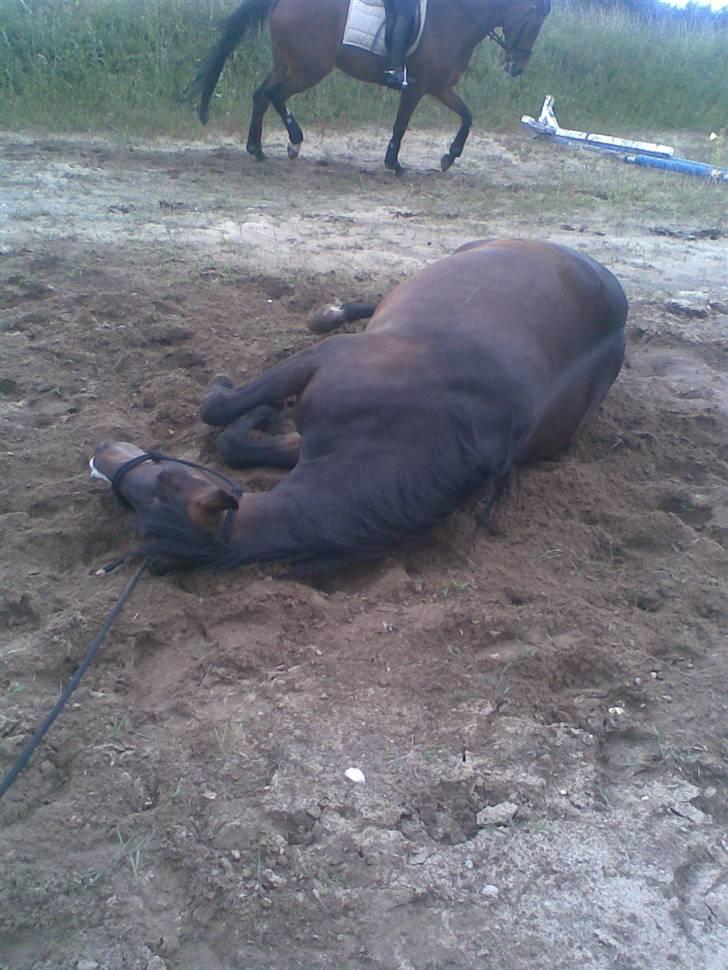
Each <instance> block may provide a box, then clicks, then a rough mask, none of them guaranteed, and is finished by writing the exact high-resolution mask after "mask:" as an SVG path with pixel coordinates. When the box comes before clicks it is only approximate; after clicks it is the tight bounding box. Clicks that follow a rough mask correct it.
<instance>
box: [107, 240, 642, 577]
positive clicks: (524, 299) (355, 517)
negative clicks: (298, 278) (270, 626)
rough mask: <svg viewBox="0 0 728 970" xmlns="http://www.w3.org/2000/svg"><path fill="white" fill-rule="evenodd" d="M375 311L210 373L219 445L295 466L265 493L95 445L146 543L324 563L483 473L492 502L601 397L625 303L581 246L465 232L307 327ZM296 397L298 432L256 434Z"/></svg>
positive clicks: (439, 510) (564, 438) (403, 532)
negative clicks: (455, 243) (472, 238)
mask: <svg viewBox="0 0 728 970" xmlns="http://www.w3.org/2000/svg"><path fill="white" fill-rule="evenodd" d="M367 315H371V320H370V322H369V324H368V326H367V328H366V330H364V331H363V332H362V333H353V334H338V335H335V336H332V337H329V338H328V339H326V340H323V341H321V342H320V343H318V344H316V345H314V346H313V347H311V348H309V349H307V350H304V351H302V352H301V353H298V354H296V355H295V356H293V357H290V358H289V359H288V360H285V361H283V362H281V363H279V364H277V365H276V366H275V367H272V368H271V369H270V370H268V371H266V372H265V373H264V374H262V375H261V376H260V377H258V378H257V379H256V380H253V381H251V382H250V383H248V384H244V385H243V386H242V387H239V388H237V389H236V388H234V387H233V385H232V384H231V383H230V382H229V381H227V380H225V379H218V380H216V381H215V382H213V384H212V386H211V387H210V389H209V391H208V393H207V396H206V398H205V400H204V402H203V405H202V412H201V413H202V419H203V421H205V422H206V423H207V424H210V425H213V426H217V427H225V430H224V431H223V432H222V434H221V435H220V437H219V438H218V448H219V451H220V453H221V455H222V457H223V459H224V460H225V461H226V462H227V463H228V464H229V465H231V466H233V467H235V468H243V467H250V466H256V465H273V466H277V467H280V468H287V469H290V472H289V474H288V475H286V477H285V478H284V479H282V481H280V482H279V483H278V484H277V485H276V486H275V487H274V488H272V489H271V490H270V491H269V492H265V493H246V494H241V490H240V489H239V488H238V487H237V486H235V485H234V483H231V482H230V481H229V480H228V479H224V484H223V485H221V484H220V481H219V480H218V479H219V477H220V476H219V475H218V474H217V473H213V472H212V471H211V470H209V469H208V470H205V469H203V468H201V467H200V466H195V467H193V468H189V467H187V464H188V463H177V460H175V459H168V458H166V457H165V456H162V455H159V454H157V453H155V452H144V451H142V450H141V449H140V448H137V447H136V446H135V445H130V444H127V443H123V442H122V443H120V442H107V443H105V444H102V445H100V446H99V447H98V448H97V449H96V451H95V454H94V457H93V459H92V464H91V467H92V475H93V477H95V478H100V479H103V480H105V481H106V482H108V483H109V484H111V485H112V488H113V490H114V492H115V493H116V495H117V497H119V498H121V499H122V500H123V501H125V502H126V503H128V504H130V505H131V506H133V507H134V508H135V509H136V510H137V512H138V513H139V528H140V531H141V533H142V535H143V537H144V539H143V547H142V548H143V551H144V552H145V553H146V554H148V555H150V556H158V557H162V560H163V561H165V562H167V563H168V564H170V565H187V566H195V565H205V566H215V567H234V566H239V565H242V564H244V563H251V562H273V561H286V562H288V563H289V564H290V565H291V568H292V569H293V571H300V572H310V573H317V572H318V573H320V572H324V571H326V570H328V569H331V568H335V567H338V566H339V565H342V564H343V563H346V562H350V561H355V560H366V559H374V558H377V557H380V556H382V555H384V554H385V553H387V552H388V551H389V550H391V549H392V548H393V547H394V546H397V545H398V544H400V543H403V542H406V541H407V540H410V539H414V538H416V537H418V536H421V535H422V534H423V533H425V532H427V531H428V530H429V529H430V528H431V527H432V526H433V525H435V524H436V523H438V522H440V521H442V520H443V519H444V518H445V517H446V516H447V515H449V514H450V513H451V512H452V511H453V510H454V509H455V508H456V507H457V505H458V503H460V502H461V501H462V500H463V499H464V498H466V497H467V496H468V495H469V494H470V493H471V492H472V491H473V490H474V489H476V488H477V487H478V486H479V485H481V484H482V483H484V482H485V483H487V484H488V486H489V494H488V506H489V507H492V506H493V505H494V503H496V502H497V501H498V499H499V498H500V497H502V495H503V494H504V490H505V488H506V485H507V482H508V476H509V473H510V471H511V469H512V468H513V466H514V464H516V463H519V462H528V461H537V460H539V459H545V458H551V457H554V456H555V455H557V454H558V453H559V452H560V451H561V450H562V449H563V448H564V447H565V446H566V444H567V443H568V442H569V441H570V439H571V438H572V437H573V435H574V434H575V432H576V430H577V428H578V427H579V425H580V424H581V422H582V421H583V420H584V418H585V417H587V416H588V415H589V414H590V413H591V412H592V411H593V410H594V408H596V407H597V405H598V404H599V402H600V401H601V400H602V398H603V397H604V396H605V395H606V393H607V391H608V389H609V387H610V386H611V384H612V383H613V381H614V380H615V378H616V376H617V374H618V373H619V369H620V367H621V364H622V359H623V355H624V325H625V320H626V317H627V301H626V299H625V296H624V292H623V291H622V287H621V286H620V284H619V283H618V282H617V280H616V279H615V278H614V276H612V274H611V273H610V272H609V271H608V270H607V269H605V268H604V267H603V266H601V265H600V264H599V263H597V262H595V261H594V260H593V259H591V258H589V257H588V256H583V255H580V254H579V253H576V252H574V251H573V250H571V249H567V248H566V247H564V246H559V245H555V244H551V243H542V242H528V241H524V240H514V239H505V240H500V241H490V242H476V243H470V244H468V245H466V246H463V247H462V248H461V249H459V250H457V252H455V253H454V254H453V255H452V256H448V257H446V258H445V259H441V260H439V261H437V262H435V263H433V264H431V265H430V266H428V267H427V268H426V269H424V270H422V271H421V272H419V273H417V274H416V275H414V276H413V277H411V278H410V279H408V280H406V281H405V282H404V283H401V284H400V285H399V286H397V287H395V288H394V289H393V290H392V291H391V292H390V293H389V294H388V295H387V296H386V297H385V299H384V300H382V302H381V303H380V304H379V305H378V306H377V307H371V306H370V307H367V306H363V305H361V304H346V305H344V307H343V308H338V309H336V308H329V309H328V310H327V311H325V312H324V313H323V314H322V315H320V316H319V318H318V320H317V321H316V324H315V327H314V329H317V330H318V331H319V332H321V331H325V330H330V329H333V328H334V327H335V326H336V325H338V324H340V323H341V322H343V321H345V320H352V319H356V318H361V317H364V316H367ZM232 350H233V348H230V351H231V352H232ZM291 397H295V398H296V405H295V422H296V428H297V431H296V432H295V433H288V434H279V435H273V436H271V437H268V438H267V439H266V438H263V439H260V438H258V439H257V440H251V437H250V432H251V431H252V430H253V429H255V428H259V427H260V426H261V424H262V423H263V422H264V421H266V420H267V419H268V418H269V417H270V415H271V414H272V413H274V409H275V408H276V407H277V406H280V403H281V402H283V401H285V400H286V399H288V398H291ZM213 475H214V476H216V477H215V478H213Z"/></svg>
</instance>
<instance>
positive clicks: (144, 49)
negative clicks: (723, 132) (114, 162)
mask: <svg viewBox="0 0 728 970" xmlns="http://www.w3.org/2000/svg"><path fill="white" fill-rule="evenodd" d="M235 5H236V0H0V124H1V125H3V126H4V127H28V126H29V127H36V128H38V127H40V128H45V129H55V130H70V129H82V130H89V129H101V130H118V131H123V132H138V133H167V134H176V135H182V134H187V135H189V134H193V133H195V132H196V131H197V130H198V129H197V126H196V122H195V119H194V114H193V110H192V108H191V106H189V105H186V104H183V103H181V102H180V99H179V96H180V93H181V91H182V90H183V88H184V87H185V85H186V84H187V82H188V81H189V80H190V79H191V77H192V75H193V73H194V67H195V62H196V61H197V60H198V59H199V58H200V57H201V56H202V55H203V53H204V52H205V50H206V48H207V47H208V46H209V45H210V44H211V43H212V41H213V40H214V39H215V38H216V36H217V32H216V28H215V23H216V21H217V20H219V19H220V18H221V17H223V16H224V15H225V14H227V13H229V12H230V10H231V9H232V8H233V7H234V6H235ZM727 55H728V30H726V29H715V28H712V27H711V26H709V25H702V26H697V25H689V24H687V23H685V24H676V23H675V22H674V21H666V22H659V21H656V22H643V21H638V20H635V19H633V18H631V17H630V16H629V15H628V14H626V13H624V12H621V11H619V10H611V11H605V10H604V9H603V8H599V7H590V6H589V4H588V2H587V0H555V2H554V4H553V10H552V13H551V16H550V17H549V19H548V21H547V22H546V25H545V27H544V29H543V31H542V33H541V36H540V38H539V40H538V43H537V45H536V51H535V53H534V56H533V58H532V61H531V64H530V65H529V68H528V70H527V71H526V73H525V74H524V75H523V76H522V77H521V78H519V79H517V80H515V81H514V80H512V79H510V78H508V77H506V76H505V75H504V74H503V72H502V71H501V70H500V69H499V59H500V52H499V51H498V50H497V48H496V47H495V45H493V44H491V43H489V42H485V43H483V44H482V45H481V46H480V48H479V49H478V51H477V52H476V54H475V57H474V58H473V61H472V63H471V66H470V69H469V71H468V73H467V75H466V76H465V78H464V79H463V81H462V82H461V84H460V91H461V93H462V94H463V96H464V98H465V100H466V101H467V102H468V103H469V104H470V105H471V107H472V108H473V111H474V114H475V118H476V123H477V124H479V125H481V126H487V127H491V128H494V127H503V126H510V125H513V124H514V123H515V122H516V121H517V119H518V118H519V117H520V115H521V114H522V113H523V112H529V113H536V112H537V111H538V109H539V107H540V104H541V101H542V100H543V96H544V95H545V94H547V93H550V94H553V95H555V96H556V103H557V108H558V112H559V115H560V117H562V118H563V119H564V120H565V123H566V122H568V124H569V126H570V127H586V128H596V127H602V128H608V129H609V130H611V131H623V130H628V129H634V130H639V131H641V132H644V133H647V132H648V131H649V130H650V129H652V130H659V129H668V128H689V129H703V130H705V129H707V128H721V127H725V125H726V120H727V118H728V56H727ZM269 62H270V54H269V42H268V38H267V34H265V33H264V34H263V35H262V36H261V38H260V39H258V38H253V39H251V40H250V41H249V42H247V43H246V44H245V45H244V46H243V47H242V48H240V49H239V50H238V51H237V52H236V54H235V56H234V57H233V58H232V59H231V61H230V62H229V63H228V65H227V67H226V69H225V71H224V72H223V76H222V79H221V82H220V84H219V86H218V90H217V92H216V96H215V98H214V99H213V103H212V113H211V115H212V121H211V124H212V127H213V129H214V130H218V131H229V132H237V131H239V130H241V129H243V128H244V127H245V126H247V122H248V116H249V110H250V107H249V106H250V94H251V93H252V90H253V88H254V86H255V85H256V84H257V83H259V81H260V79H261V78H262V77H263V76H264V74H265V72H266V70H267V69H268V65H269ZM394 105H395V96H394V95H393V94H391V93H389V92H387V91H385V90H383V89H380V88H377V87H375V86H373V85H363V84H359V83H357V82H354V81H351V80H350V79H348V78H346V77H344V76H343V75H341V74H338V73H336V74H334V75H333V76H331V77H329V78H328V79H327V80H326V81H324V82H323V83H322V84H321V85H319V86H318V87H317V88H314V89H313V90H311V91H309V92H307V93H305V94H304V95H301V96H299V97H297V98H296V99H295V102H294V110H295V111H296V114H297V115H298V116H299V117H300V119H301V120H302V121H304V122H310V121H311V120H313V119H318V120H319V121H321V122H322V123H331V122H336V121H337V120H343V121H346V122H347V123H353V122H363V121H374V122H378V123H385V122H386V123H389V122H390V121H391V119H392V117H393V112H394ZM447 114H448V113H447V112H445V111H444V109H442V108H440V107H439V106H437V105H435V104H432V105H430V106H428V107H425V105H423V107H422V108H420V109H419V111H418V114H417V119H416V123H420V124H423V123H425V124H426V123H433V122H436V121H440V120H441V119H444V118H445V117H446V116H447ZM451 121H452V119H448V123H451Z"/></svg>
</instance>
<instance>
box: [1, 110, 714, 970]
mask: <svg viewBox="0 0 728 970" xmlns="http://www.w3.org/2000/svg"><path fill="white" fill-rule="evenodd" d="M307 136H308V137H307V141H306V143H305V152H304V155H303V157H302V158H301V159H300V160H299V161H298V162H297V163H290V162H288V161H287V159H286V158H285V145H284V143H283V141H282V139H281V138H280V136H279V135H276V134H275V133H274V132H273V131H270V132H269V134H268V142H269V148H270V158H269V160H268V162H266V163H263V164H258V163H255V162H254V161H252V160H251V159H249V158H248V157H247V156H246V155H245V154H244V152H242V151H241V149H240V148H239V147H238V145H237V144H235V143H234V142H232V141H221V142H213V141H209V142H200V143H196V144H182V143H174V142H155V143H148V142H146V143H145V142H136V143H129V142H125V141H119V140H116V141H108V140H102V139H93V138H90V137H84V138H69V137H64V138H55V137H45V136H44V137H40V136H37V137H34V136H29V135H20V134H14V133H5V134H4V135H2V136H1V137H0V151H1V154H2V157H1V162H0V166H1V167H0V177H1V178H2V189H1V191H2V196H1V197H0V220H1V221H2V222H1V225H0V328H1V333H0V342H1V353H2V361H1V367H0V408H1V412H0V420H1V422H2V435H3V438H2V446H1V452H2V466H3V471H2V494H1V497H0V503H1V504H0V513H2V514H1V516H0V524H1V527H2V577H1V582H0V585H1V588H2V592H1V599H0V636H2V644H3V646H2V651H1V654H0V665H1V666H0V690H1V692H2V694H1V696H2V701H1V702H0V704H1V706H0V768H1V769H3V770H4V769H6V768H7V767H8V766H9V765H10V764H11V762H12V760H13V758H14V757H15V755H16V754H17V752H18V751H19V750H20V748H21V747H22V745H23V744H24V743H25V741H26V740H27V739H28V737H29V736H30V734H31V733H32V731H33V729H34V728H35V726H36V724H37V723H38V722H39V721H40V719H41V718H42V716H43V715H44V714H45V712H46V711H47V709H48V708H49V707H50V706H51V704H52V703H53V701H54V700H55V698H56V697H57V694H58V690H59V686H60V685H62V684H63V683H65V682H66V680H67V679H68V677H69V676H70V675H71V674H72V672H73V671H74V670H75V668H76V666H77V664H78V662H79V660H80V659H81V657H82V655H83V653H84V651H85V649H86V647H87V645H88V643H89V642H90V641H91V639H92V638H93V636H94V635H95V633H96V631H97V630H98V628H99V627H100V625H101V623H102V622H103V619H104V617H105V616H106V614H107V612H108V610H109V609H110V607H111V606H112V604H113V603H114V602H115V599H116V597H117V595H118V593H119V591H120V589H121V588H122V586H123V584H124V582H125V580H126V579H127V578H128V576H129V575H130V573H131V568H132V567H130V566H126V567H124V568H123V569H121V570H120V571H117V572H116V573H112V574H111V575H110V576H108V577H107V578H97V577H96V576H94V575H93V572H94V570H95V569H97V568H98V567H99V566H100V565H103V564H104V563H105V562H107V561H108V560H110V559H112V558H114V557H115V556H116V555H118V554H119V553H121V552H124V551H126V550H129V549H132V548H133V546H134V538H133V536H132V534H131V526H130V519H129V516H128V514H127V513H125V512H122V511H121V510H120V509H119V508H118V507H117V505H116V504H115V501H114V500H113V498H112V497H111V496H110V494H108V490H107V489H106V488H104V487H103V486H101V485H99V484H97V483H92V482H91V481H89V479H88V469H87V462H88V458H89V456H90V454H91V452H92V449H93V446H94V445H95V444H96V443H97V442H99V441H101V440H103V439H105V438H108V437H112V436H113V437H118V438H122V439H127V440H131V441H134V442H137V443H139V444H140V445H142V446H146V447H158V448H162V449H164V450H166V451H168V452H171V453H173V454H176V455H178V456H180V457H187V458H192V459H195V460H200V461H202V462H205V463H214V462H215V453H214V436H212V435H211V433H210V430H209V429H207V428H206V427H205V426H204V425H202V424H201V422H200V421H199V418H198V416H197V409H198V406H199V401H200V399H201V396H202V394H203V392H204V389H205V387H206V385H207V383H208V381H209V380H210V379H211V377H212V376H213V375H215V374H217V373H227V374H229V375H230V376H232V377H233V378H235V379H237V380H242V379H244V378H248V377H251V376H254V375H256V374H257V373H259V372H260V371H261V370H262V369H263V368H264V367H266V366H269V365H270V364H272V363H274V362H275V361H277V360H280V359H282V358H283V357H285V356H287V355H289V354H290V353H291V352H294V351H296V350H299V349H301V348H303V347H306V346H309V345H310V344H311V343H312V341H314V340H315V339H317V338H315V337H313V336H312V335H311V334H309V333H308V331H307V330H306V327H305V318H306V315H307V314H308V313H309V311H310V310H311V309H312V308H313V307H314V306H316V305H318V304H321V303H323V302H325V301H328V300H331V299H334V298H371V297H377V296H379V295H381V294H382V293H384V292H386V290H387V289H388V288H389V287H390V286H391V285H392V284H393V283H395V282H397V281H398V280H400V279H402V278H403V277H405V276H406V275H408V274H409V273H411V272H412V271H413V270H416V269H418V268H419V267H421V266H423V265H425V264H426V263H427V262H428V261H430V260H433V259H435V258H437V257H439V256H441V255H443V254H445V253H447V252H449V251H451V250H452V249H453V248H455V247H456V246H457V245H459V244H461V243H463V242H465V241H467V240H470V239H475V238H482V237H494V236H508V235H514V236H532V237H540V238H546V239H551V240H554V241H560V242H565V243H568V244H570V245H573V246H576V247H578V248H580V249H582V250H583V251H585V252H587V253H589V254H591V255H593V256H595V257H596V258H598V259H600V260H602V261H603V262H605V263H606V264H607V265H608V266H609V267H610V268H611V269H612V270H613V271H614V272H615V273H616V274H617V276H619V278H620V279H621V280H622V282H623V284H624V286H625V289H626V290H627V293H628V296H629V298H630V302H631V313H630V320H629V352H628V357H629V359H628V367H626V368H625V369H624V371H623V373H622V375H621V377H620V378H619V380H618V382H617V384H616V385H615V387H614V388H613V390H612V392H611V393H610V395H609V397H608V399H607V401H606V402H605V404H604V406H603V407H602V409H601V410H600V412H599V413H598V414H597V415H596V416H595V417H594V418H593V419H592V421H591V422H590V423H589V425H588V426H587V427H586V428H584V429H583V431H582V432H581V433H580V435H579V438H578V440H577V441H576V442H575V444H574V445H573V447H572V448H571V449H570V451H569V452H568V454H566V455H565V456H564V457H563V459H561V460H559V461H558V462H553V463H547V464H543V465H540V466H537V467H533V468H530V469H527V470H524V471H523V472H522V473H521V474H520V475H519V482H518V488H517V489H516V491H515V492H514V494H513V496H512V497H511V499H510V500H509V503H508V504H507V507H506V508H505V509H504V511H503V512H502V514H501V515H500V518H499V520H498V523H497V530H496V531H495V533H494V534H492V535H490V534H488V533H486V532H481V533H479V534H477V535H475V534H474V508H475V507H474V505H473V504H470V505H466V506H465V507H463V508H462V509H461V510H460V511H459V512H458V513H457V514H456V515H454V516H453V517H452V519H451V520H450V521H449V522H448V523H447V524H445V525H444V526H442V527H441V528H439V529H438V530H437V531H436V532H435V533H434V534H433V535H432V537H431V538H429V539H428V540H427V541H425V542H423V543H421V544H419V545H417V546H415V547H412V548H407V549H403V550H400V551H398V552H396V553H395V554H394V555H393V556H392V557H391V558H389V559H388V560H386V561H385V562H383V563H381V564H378V565H373V566H368V567H366V568H357V569H349V570H346V571H344V572H342V573H340V574H337V575H335V576H333V577H330V578H328V579H327V580H325V581H322V582H318V583H315V582H293V581H290V580H286V579H281V578H278V577H277V576H276V575H272V574H271V572H270V571H269V570H265V569H258V568H246V569H242V570H239V571H237V572H235V573H232V574H224V575H207V574H186V575H176V576H171V577H164V578H148V579H144V580H143V581H142V583H141V584H140V586H139V587H138V588H137V590H136V591H135V593H134V595H133V599H132V601H131V602H130V603H129V605H128V607H127V609H126V610H125V612H124V613H123V614H122V617H121V618H120V620H119V621H118V623H117V625H116V627H115V629H114V632H113V633H112V635H111V637H110V639H109V641H108V643H107V645H106V646H105V648H104V650H103V652H102V654H101V655H100V657H99V658H98V660H97V661H96V663H95V664H94V666H93V667H92V668H91V670H90V671H89V673H88V674H87V676H86V678H85V680H84V681H83V683H82V685H81V687H80V688H79V690H78V692H77V693H76V694H75V695H74V697H73V699H72V702H71V704H70V706H69V708H68V709H67V711H66V712H65V713H64V714H63V715H62V717H61V718H60V720H59V721H58V722H57V723H56V725H55V726H54V728H53V730H52V733H51V734H50V736H49V737H48V739H47V741H46V743H45V744H44V746H43V748H42V749H41V750H40V751H39V752H38V753H37V754H36V756H35V758H34V760H33V762H32V765H31V766H30V768H29V769H28V770H27V771H26V772H25V773H24V774H23V775H22V776H21V777H20V779H19V780H18V781H17V782H16V784H15V786H14V787H13V789H12V790H11V791H10V793H9V794H8V795H7V796H6V798H5V799H4V800H3V802H2V804H1V805H0V823H1V825H2V829H1V834H0V840H1V846H0V851H1V853H2V860H1V862H0V967H2V968H3V970H21V968H22V970H67V968H68V970H233V968H234V970H294V968H300V970H318V968H320V970H324V968H326V970H481V968H497V970H551V968H553V970H556V968H566V967H568V968H584V970H607V968H610V970H641V968H648V967H649V968H651V970H667V968H670V970H675V968H691V970H693V968H701V970H723V968H725V967H726V966H728V839H727V836H726V831H725V823H726V820H727V819H728V804H727V803H726V795H725V792H726V782H727V781H728V735H727V725H728V718H727V716H726V715H727V708H728V703H727V699H726V687H725V685H726V681H727V679H728V653H727V651H726V641H725V631H726V621H727V618H728V607H727V606H726V596H725V590H726V576H727V573H728V569H727V567H728V557H727V555H726V542H727V540H728V508H727V503H726V498H727V496H728V376H727V375H726V369H727V368H728V353H727V349H728V272H727V270H728V236H727V235H726V234H727V233H728V218H727V217H726V211H727V197H728V193H727V191H726V188H725V187H721V186H716V185H709V184H704V183H701V182H697V181H688V180H685V179H682V178H679V177H677V176H674V175H664V174H662V173H655V172H649V171H642V170H632V169H629V168H627V167H626V166H623V165H622V164H621V163H619V162H618V161H616V160H614V159H611V158H606V159H604V158H599V157H597V156H594V155H590V154H585V153H580V152H572V151H569V150H568V149H557V148H554V147H552V146H549V145H545V144H542V143H539V142H536V141H533V140H532V139H531V138H530V137H528V136H527V135H526V134H524V133H521V132H515V131H514V132H512V133H508V134H503V135H496V136H489V135H485V134H480V135H479V136H474V137H473V138H472V140H471V142H470V143H469V144H468V146H467V148H466V152H465V156H464V158H463V159H462V160H461V161H460V162H459V163H458V164H457V166H456V167H455V168H454V169H453V170H452V171H451V172H449V173H448V174H447V175H442V174H441V173H440V172H439V170H438V161H439V157H440V155H441V154H442V151H443V149H444V147H445V144H446V142H447V134H446V133H443V132H419V133H412V134H410V135H408V137H407V139H406V141H405V144H404V147H403V152H402V160H403V162H404V163H405V164H408V165H409V166H410V168H409V171H408V173H407V174H406V175H404V176H403V177H402V178H399V179H398V178H395V177H394V176H392V175H391V174H389V173H387V172H385V171H384V169H383V168H382V166H381V158H382V154H383V150H384V146H385V143H386V139H387V133H386V132H384V131H376V132H374V131H361V130H360V131H356V132H353V133H347V132H332V131H330V130H326V129H316V128H312V129H311V130H310V131H309V132H307ZM666 137H668V138H669V137H670V136H666ZM673 140H674V139H673ZM679 147H680V148H681V150H682V151H683V152H684V153H689V152H690V149H691V147H694V143H693V142H691V140H690V139H683V143H682V144H681V145H679ZM527 285H528V281H527V280H524V286H527ZM238 477H239V479H240V480H241V482H243V484H244V485H245V486H246V487H247V488H250V489H265V488H268V487H270V486H271V485H272V484H273V483H274V482H275V481H276V480H277V477H278V476H277V473H274V472H272V471H270V470H266V469H260V470H255V471H253V472H251V473H238ZM349 767H357V768H359V769H361V770H362V771H363V772H364V773H365V775H366V783H365V784H361V785H352V784H349V783H348V782H347V781H346V780H345V778H344V771H345V770H346V769H347V768H349Z"/></svg>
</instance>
